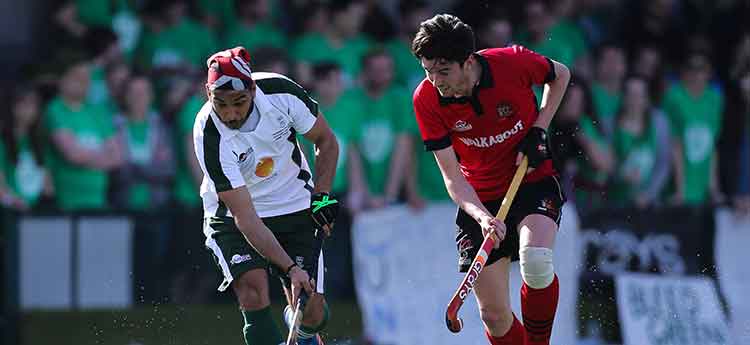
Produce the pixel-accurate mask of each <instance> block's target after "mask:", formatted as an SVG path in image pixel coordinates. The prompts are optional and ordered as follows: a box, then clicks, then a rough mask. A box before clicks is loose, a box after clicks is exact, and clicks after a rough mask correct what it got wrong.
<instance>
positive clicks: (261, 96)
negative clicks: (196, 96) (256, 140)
mask: <svg viewBox="0 0 750 345" xmlns="http://www.w3.org/2000/svg"><path fill="white" fill-rule="evenodd" d="M253 102H254V104H255V105H254V106H255V107H256V108H257V109H258V115H259V116H261V117H262V116H263V115H264V114H266V113H268V112H269V111H271V110H272V109H273V107H272V106H271V104H270V103H269V101H268V98H266V94H265V93H263V91H261V90H260V88H259V87H258V88H255V98H254V99H253ZM250 111H251V112H252V109H251V110H250ZM211 116H213V117H215V118H214V122H215V123H216V128H217V129H218V130H219V133H220V134H221V136H222V137H224V138H231V137H233V136H235V135H240V134H242V133H244V132H241V131H240V130H239V129H231V128H229V127H227V126H226V125H225V124H224V122H221V121H220V120H219V116H218V115H216V113H215V112H214V110H213V109H211Z"/></svg>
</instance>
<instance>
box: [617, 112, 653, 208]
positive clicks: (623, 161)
mask: <svg viewBox="0 0 750 345" xmlns="http://www.w3.org/2000/svg"><path fill="white" fill-rule="evenodd" d="M614 149H615V154H616V157H617V162H618V167H617V172H616V173H615V176H614V188H613V191H612V193H611V194H610V196H611V199H612V200H613V201H615V202H616V203H619V204H620V205H627V204H631V203H633V202H634V201H635V198H636V197H637V196H638V194H639V193H641V192H645V191H646V189H647V188H648V186H649V184H650V183H651V179H652V177H653V174H654V170H655V167H656V159H657V157H656V155H657V151H656V150H657V148H656V132H655V128H654V127H653V126H648V127H646V128H645V129H644V133H641V135H635V134H633V133H631V132H629V131H627V130H625V129H624V128H621V127H617V128H616V129H615V136H614ZM634 172H636V173H637V174H638V181H637V182H636V183H632V182H628V180H627V179H626V176H628V175H629V174H633V173H634Z"/></svg>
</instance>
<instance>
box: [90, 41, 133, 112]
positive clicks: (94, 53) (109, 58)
mask: <svg viewBox="0 0 750 345" xmlns="http://www.w3.org/2000/svg"><path fill="white" fill-rule="evenodd" d="M85 42H86V47H87V49H88V53H89V54H90V55H91V63H90V66H91V84H90V86H89V91H88V95H87V96H86V102H88V103H91V104H93V105H101V106H105V107H108V108H109V109H110V110H111V111H112V112H113V114H114V112H116V110H117V109H116V107H115V102H114V100H113V99H112V96H113V92H112V91H111V90H110V89H109V86H110V85H109V84H108V82H107V70H108V68H109V66H115V65H119V64H122V63H123V62H124V58H123V56H122V51H121V50H120V47H119V46H118V44H117V36H115V33H114V31H112V30H111V29H109V28H93V29H90V30H89V31H88V32H87V33H86V38H85Z"/></svg>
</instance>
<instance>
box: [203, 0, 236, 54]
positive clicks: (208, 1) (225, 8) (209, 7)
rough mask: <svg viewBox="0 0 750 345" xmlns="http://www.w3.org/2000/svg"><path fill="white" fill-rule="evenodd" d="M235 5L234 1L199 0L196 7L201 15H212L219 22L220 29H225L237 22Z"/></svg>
mask: <svg viewBox="0 0 750 345" xmlns="http://www.w3.org/2000/svg"><path fill="white" fill-rule="evenodd" d="M234 3H235V1H234V0H198V1H196V2H195V5H196V6H197V7H198V8H199V9H200V12H201V13H205V14H210V15H212V16H214V17H215V18H216V19H217V20H219V26H220V27H219V29H223V28H231V27H232V26H234V24H235V23H236V22H237V15H236V14H235V12H236V11H235V7H234ZM227 48H231V47H227Z"/></svg>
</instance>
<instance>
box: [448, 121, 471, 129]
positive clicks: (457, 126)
mask: <svg viewBox="0 0 750 345" xmlns="http://www.w3.org/2000/svg"><path fill="white" fill-rule="evenodd" d="M471 128H472V127H471V124H470V123H468V122H466V121H464V120H458V121H456V124H455V125H454V126H453V130H454V131H456V132H466V131H468V130H470V129H471Z"/></svg>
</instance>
